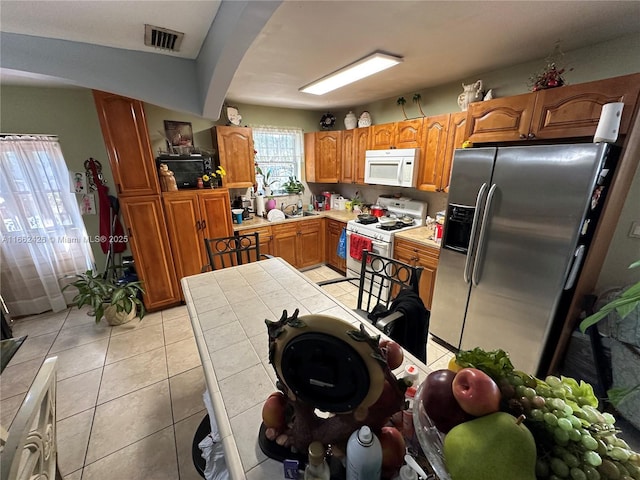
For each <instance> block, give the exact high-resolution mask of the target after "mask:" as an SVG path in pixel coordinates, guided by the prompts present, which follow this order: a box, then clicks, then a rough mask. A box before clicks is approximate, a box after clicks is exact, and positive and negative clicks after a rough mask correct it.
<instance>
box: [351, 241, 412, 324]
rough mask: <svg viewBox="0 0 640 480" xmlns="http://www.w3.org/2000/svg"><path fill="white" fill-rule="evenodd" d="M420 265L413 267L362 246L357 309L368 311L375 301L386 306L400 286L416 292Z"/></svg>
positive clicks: (371, 308)
mask: <svg viewBox="0 0 640 480" xmlns="http://www.w3.org/2000/svg"><path fill="white" fill-rule="evenodd" d="M422 270H423V267H414V266H411V265H409V264H407V263H404V262H401V261H399V260H394V259H392V258H387V257H383V256H382V255H378V254H377V253H373V252H370V251H368V250H364V251H363V252H362V264H361V269H360V286H359V288H358V307H357V308H358V309H359V310H364V311H366V312H369V313H370V312H371V311H372V310H373V309H374V308H375V307H376V305H382V306H384V307H385V309H388V308H389V305H390V304H391V302H392V301H393V299H394V298H395V297H396V295H397V294H398V292H399V291H400V290H402V289H405V288H408V289H410V290H412V291H414V292H415V293H419V285H420V275H421V274H422Z"/></svg>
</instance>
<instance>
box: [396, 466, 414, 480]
mask: <svg viewBox="0 0 640 480" xmlns="http://www.w3.org/2000/svg"><path fill="white" fill-rule="evenodd" d="M393 480H418V474H417V473H416V471H415V470H413V469H412V468H411V467H410V466H409V465H403V466H401V467H400V471H399V472H398V475H397V476H395V477H393Z"/></svg>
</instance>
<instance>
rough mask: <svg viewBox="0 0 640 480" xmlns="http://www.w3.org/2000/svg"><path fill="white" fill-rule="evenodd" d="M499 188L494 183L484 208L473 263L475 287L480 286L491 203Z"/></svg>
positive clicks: (472, 276)
mask: <svg viewBox="0 0 640 480" xmlns="http://www.w3.org/2000/svg"><path fill="white" fill-rule="evenodd" d="M497 188H498V186H497V185H496V184H495V183H494V184H493V185H491V188H490V189H489V193H488V194H487V203H486V204H485V207H484V213H483V215H482V224H481V227H480V237H479V240H478V248H477V249H476V254H475V257H476V258H475V260H474V262H473V273H472V274H471V283H472V284H473V286H474V287H477V286H478V282H480V265H481V263H482V261H483V260H484V250H485V249H484V243H485V239H486V237H487V230H489V228H488V227H487V223H488V221H489V212H490V210H491V202H492V201H493V196H494V195H495V194H496V189H497Z"/></svg>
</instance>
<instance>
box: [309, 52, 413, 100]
mask: <svg viewBox="0 0 640 480" xmlns="http://www.w3.org/2000/svg"><path fill="white" fill-rule="evenodd" d="M400 62H402V57H395V56H393V55H387V54H385V53H380V52H374V53H372V54H371V55H369V56H368V57H365V58H363V59H361V60H358V61H357V62H355V63H352V64H351V65H347V66H346V67H344V68H341V69H340V70H338V71H337V72H334V73H332V74H330V75H327V76H326V77H323V78H321V79H320V80H316V81H315V82H312V83H310V84H309V85H305V86H304V87H302V88H300V89H299V91H301V92H304V93H312V94H313V95H324V94H325V93H327V92H331V91H332V90H335V89H337V88H340V87H344V86H345V85H349V84H350V83H353V82H357V81H358V80H361V79H363V78H365V77H368V76H369V75H373V74H374V73H378V72H381V71H383V70H386V69H387V68H389V67H393V66H394V65H397V64H399V63H400Z"/></svg>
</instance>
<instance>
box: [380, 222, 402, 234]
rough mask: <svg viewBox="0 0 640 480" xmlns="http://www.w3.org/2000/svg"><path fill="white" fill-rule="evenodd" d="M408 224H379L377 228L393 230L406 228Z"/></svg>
mask: <svg viewBox="0 0 640 480" xmlns="http://www.w3.org/2000/svg"><path fill="white" fill-rule="evenodd" d="M405 226H406V225H404V224H403V223H401V222H396V223H394V224H391V225H377V226H376V228H379V229H380V230H386V231H387V232H389V231H393V230H400V229H402V228H404V227H405Z"/></svg>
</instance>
